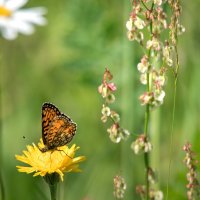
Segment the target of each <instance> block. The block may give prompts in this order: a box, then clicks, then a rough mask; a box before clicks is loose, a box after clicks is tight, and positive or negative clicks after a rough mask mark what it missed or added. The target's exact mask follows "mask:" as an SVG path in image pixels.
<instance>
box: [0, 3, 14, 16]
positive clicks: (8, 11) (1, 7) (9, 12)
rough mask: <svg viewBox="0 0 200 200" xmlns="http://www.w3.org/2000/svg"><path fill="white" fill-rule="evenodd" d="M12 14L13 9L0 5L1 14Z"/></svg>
mask: <svg viewBox="0 0 200 200" xmlns="http://www.w3.org/2000/svg"><path fill="white" fill-rule="evenodd" d="M11 14H12V12H11V10H8V9H7V8H5V7H3V6H0V16H4V17H10V16H11Z"/></svg>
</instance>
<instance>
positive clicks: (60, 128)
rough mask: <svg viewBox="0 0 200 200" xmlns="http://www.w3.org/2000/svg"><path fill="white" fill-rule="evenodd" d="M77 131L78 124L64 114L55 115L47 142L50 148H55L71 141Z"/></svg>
mask: <svg viewBox="0 0 200 200" xmlns="http://www.w3.org/2000/svg"><path fill="white" fill-rule="evenodd" d="M75 133H76V124H75V123H74V122H72V120H71V119H70V118H69V117H67V116H66V115H64V114H61V115H59V116H56V117H54V119H53V120H52V121H51V123H50V126H49V129H48V134H47V135H46V142H47V146H48V149H54V148H56V147H59V146H63V145H65V144H67V143H69V142H70V141H71V140H72V138H73V136H74V135H75Z"/></svg>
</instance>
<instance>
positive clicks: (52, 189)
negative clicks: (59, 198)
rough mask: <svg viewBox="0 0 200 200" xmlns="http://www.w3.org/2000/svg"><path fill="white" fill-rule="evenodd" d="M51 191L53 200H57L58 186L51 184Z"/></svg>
mask: <svg viewBox="0 0 200 200" xmlns="http://www.w3.org/2000/svg"><path fill="white" fill-rule="evenodd" d="M49 189H50V192H51V200H56V194H57V184H53V185H51V184H49Z"/></svg>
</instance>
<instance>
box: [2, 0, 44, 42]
mask: <svg viewBox="0 0 200 200" xmlns="http://www.w3.org/2000/svg"><path fill="white" fill-rule="evenodd" d="M27 1H28V0H0V32H1V33H2V36H3V37H4V38H5V39H7V40H13V39H15V38H16V37H17V35H18V33H22V34H24V35H31V34H32V33H34V31H35V29H34V25H40V26H43V25H45V24H46V23H47V21H46V19H45V18H44V17H43V15H44V14H45V13H46V12H47V11H46V9H45V8H43V7H37V8H29V9H20V8H21V7H22V6H24V5H25V4H26V3H27Z"/></svg>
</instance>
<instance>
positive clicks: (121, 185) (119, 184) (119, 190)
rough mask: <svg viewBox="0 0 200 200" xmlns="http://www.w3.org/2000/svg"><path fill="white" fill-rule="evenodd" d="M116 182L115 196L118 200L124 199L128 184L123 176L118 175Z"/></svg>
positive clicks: (114, 180)
mask: <svg viewBox="0 0 200 200" xmlns="http://www.w3.org/2000/svg"><path fill="white" fill-rule="evenodd" d="M113 182H114V196H115V197H116V198H117V199H123V198H124V193H125V190H126V182H125V180H124V178H123V177H122V176H119V175H116V176H115V177H114V179H113Z"/></svg>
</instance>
